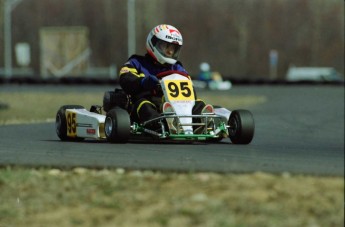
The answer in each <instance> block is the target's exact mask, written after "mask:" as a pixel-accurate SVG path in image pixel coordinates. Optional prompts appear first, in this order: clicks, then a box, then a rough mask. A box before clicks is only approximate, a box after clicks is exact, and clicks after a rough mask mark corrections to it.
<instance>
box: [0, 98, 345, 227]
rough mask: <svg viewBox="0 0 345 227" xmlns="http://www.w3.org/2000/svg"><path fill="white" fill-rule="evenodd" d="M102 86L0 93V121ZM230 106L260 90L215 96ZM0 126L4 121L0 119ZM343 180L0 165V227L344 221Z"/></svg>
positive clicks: (48, 109) (47, 116)
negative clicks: (4, 105) (2, 105)
mask: <svg viewBox="0 0 345 227" xmlns="http://www.w3.org/2000/svg"><path fill="white" fill-rule="evenodd" d="M102 95H103V93H82V94H81V93H65V94H42V93H34V92H31V93H1V92H0V97H1V100H2V101H4V100H10V102H9V103H8V105H9V108H6V109H5V108H3V109H1V110H0V125H1V124H11V123H23V122H37V121H50V120H53V119H54V117H55V113H56V111H57V109H58V108H59V106H61V105H64V104H81V105H84V106H85V107H87V108H88V107H89V106H90V105H91V104H100V100H101V99H100V97H102ZM205 100H206V101H207V102H210V103H217V104H219V105H223V106H226V105H224V104H225V103H231V106H227V107H228V108H230V109H234V108H238V107H241V108H246V107H247V106H251V105H255V104H260V103H262V102H265V97H250V96H246V97H235V96H232V97H226V98H223V97H212V96H209V97H207V98H206V99H205ZM0 127H1V126H0ZM343 223H344V179H343V178H342V177H316V176H303V175H290V174H289V173H284V174H282V175H273V174H267V173H260V172H257V173H253V174H216V173H174V172H168V173H166V172H164V173H163V172H151V171H135V170H132V171H126V170H123V169H104V170H92V169H83V168H75V169H71V170H58V169H45V168H44V169H40V168H37V169H28V168H20V167H3V168H0V227H5V226H6V227H7V226H35V227H36V226H52V227H54V226H59V227H60V226H150V227H151V226H153V227H154V226H263V227H264V226H265V227H266V226H301V227H302V226H303V227H304V226H313V227H317V226H320V227H321V226H337V227H338V226H344V224H343Z"/></svg>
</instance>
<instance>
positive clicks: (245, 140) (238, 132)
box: [228, 110, 255, 144]
mask: <svg viewBox="0 0 345 227" xmlns="http://www.w3.org/2000/svg"><path fill="white" fill-rule="evenodd" d="M228 125H229V129H228V132H229V138H230V140H231V142H232V143H234V144H249V143H250V142H251V141H252V139H253V137H254V129H255V124H254V118H253V115H252V113H251V112H249V111H248V110H234V111H232V112H231V114H230V118H229V120H228Z"/></svg>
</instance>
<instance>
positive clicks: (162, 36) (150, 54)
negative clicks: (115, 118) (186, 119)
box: [119, 24, 205, 130]
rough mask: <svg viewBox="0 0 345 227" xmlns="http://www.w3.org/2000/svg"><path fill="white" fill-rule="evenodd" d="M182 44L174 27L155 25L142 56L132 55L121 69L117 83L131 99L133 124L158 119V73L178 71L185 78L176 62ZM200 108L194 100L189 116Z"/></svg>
mask: <svg viewBox="0 0 345 227" xmlns="http://www.w3.org/2000/svg"><path fill="white" fill-rule="evenodd" d="M182 44H183V39H182V35H181V33H180V32H179V31H178V30H177V29H176V28H175V27H173V26H171V25H165V24H162V25H158V26H156V27H154V28H153V29H152V31H151V32H150V33H149V34H148V36H147V40H146V50H147V53H146V54H145V56H139V55H132V56H131V57H130V58H129V59H128V61H127V62H126V63H125V64H124V65H123V67H122V68H121V70H120V73H119V74H120V77H119V83H120V86H121V88H122V89H123V90H124V91H125V92H126V93H127V94H129V95H130V96H131V100H132V111H131V113H130V115H131V119H133V120H134V121H136V122H141V123H143V122H145V121H147V120H150V119H153V118H156V117H159V116H160V112H162V110H161V108H162V95H163V94H162V91H161V88H160V87H159V86H157V85H158V84H159V79H158V78H157V77H156V76H157V75H158V74H160V73H164V72H167V71H175V72H176V71H178V72H179V73H181V74H185V75H188V73H187V71H186V70H185V69H184V67H183V66H182V64H181V62H179V61H178V60H177V59H178V56H179V53H180V51H181V47H182ZM195 97H196V96H195ZM204 106H205V103H204V102H203V101H201V100H196V102H195V106H194V108H193V114H200V112H201V110H202V109H203V107H204ZM148 127H149V128H151V129H153V130H156V129H159V128H160V127H161V126H160V125H158V123H153V124H151V125H149V126H148Z"/></svg>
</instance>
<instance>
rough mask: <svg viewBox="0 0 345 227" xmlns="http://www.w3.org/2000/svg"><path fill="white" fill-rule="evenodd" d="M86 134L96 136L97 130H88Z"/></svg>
mask: <svg viewBox="0 0 345 227" xmlns="http://www.w3.org/2000/svg"><path fill="white" fill-rule="evenodd" d="M86 133H87V134H92V135H95V134H96V129H94V128H87V129H86Z"/></svg>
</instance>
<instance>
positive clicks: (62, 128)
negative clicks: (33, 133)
mask: <svg viewBox="0 0 345 227" xmlns="http://www.w3.org/2000/svg"><path fill="white" fill-rule="evenodd" d="M66 109H85V108H84V107H83V106H80V105H65V106H61V107H60V109H59V110H58V112H57V113H56V118H55V130H56V134H57V136H58V137H59V138H60V140H62V141H82V140H84V138H80V137H73V138H72V137H68V136H67V119H66Z"/></svg>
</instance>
